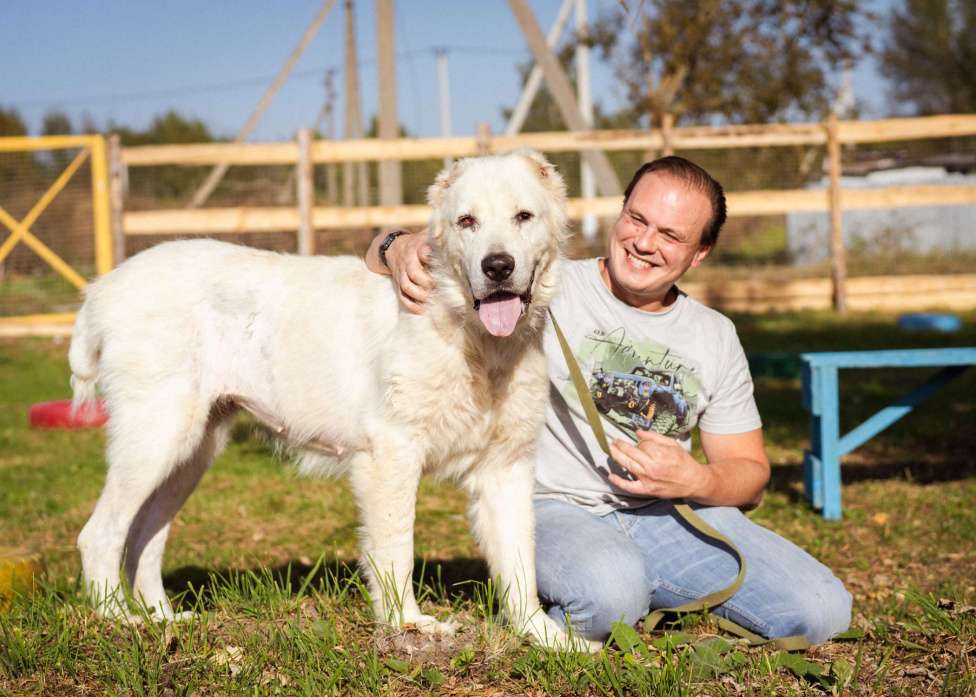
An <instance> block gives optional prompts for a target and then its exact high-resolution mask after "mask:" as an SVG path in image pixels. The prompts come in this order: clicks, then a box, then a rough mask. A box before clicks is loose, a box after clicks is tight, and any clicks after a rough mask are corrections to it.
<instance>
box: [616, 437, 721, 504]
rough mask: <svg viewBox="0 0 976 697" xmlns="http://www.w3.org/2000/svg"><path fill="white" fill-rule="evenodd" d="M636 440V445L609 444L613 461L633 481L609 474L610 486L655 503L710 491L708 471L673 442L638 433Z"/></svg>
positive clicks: (618, 440) (693, 496)
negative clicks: (632, 478) (651, 497)
mask: <svg viewBox="0 0 976 697" xmlns="http://www.w3.org/2000/svg"><path fill="white" fill-rule="evenodd" d="M637 437H638V438H639V441H638V443H637V445H634V444H632V443H628V442H627V441H624V440H620V439H616V440H613V441H612V442H611V443H610V455H611V456H612V457H613V459H614V461H615V462H616V463H617V464H618V465H620V466H621V467H623V468H625V469H626V470H627V471H628V472H630V473H631V474H633V475H634V476H635V477H637V481H635V482H632V481H628V480H626V479H624V478H623V477H620V476H618V475H616V474H611V475H610V483H611V484H613V485H614V486H616V487H617V488H619V489H623V490H624V491H627V492H629V493H631V494H636V495H638V496H653V497H655V498H659V499H678V498H692V499H693V498H696V497H697V496H700V495H701V493H702V492H704V491H708V490H709V489H710V488H711V482H710V480H711V478H712V470H711V469H710V467H709V466H708V465H703V464H701V463H700V462H698V461H697V460H695V458H693V457H692V456H691V454H690V453H689V452H688V451H687V450H685V449H684V448H683V447H681V445H679V444H678V441H676V440H675V439H674V438H668V437H667V436H662V435H660V434H659V433H655V432H654V431H638V432H637Z"/></svg>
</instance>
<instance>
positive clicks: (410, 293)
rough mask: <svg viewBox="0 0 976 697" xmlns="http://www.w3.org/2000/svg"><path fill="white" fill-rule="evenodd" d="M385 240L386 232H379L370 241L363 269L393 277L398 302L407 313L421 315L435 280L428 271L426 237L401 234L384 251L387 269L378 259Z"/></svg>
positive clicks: (417, 233) (418, 233)
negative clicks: (408, 311) (398, 298)
mask: <svg viewBox="0 0 976 697" xmlns="http://www.w3.org/2000/svg"><path fill="white" fill-rule="evenodd" d="M385 239H386V233H380V234H379V235H377V236H376V237H374V238H373V241H372V242H370V244H369V249H367V250H366V257H365V262H366V268H368V269H369V270H370V271H372V272H374V273H380V274H383V275H385V276H393V282H394V283H395V284H396V287H397V292H398V293H399V297H400V302H401V303H403V306H404V307H406V308H407V309H408V310H410V312H413V313H414V314H418V315H419V314H421V313H422V312H423V311H424V302H425V301H426V300H427V295H428V293H430V290H431V289H432V288H433V287H434V279H433V278H431V276H430V273H429V272H428V271H427V263H428V261H429V260H430V245H429V244H427V236H426V235H425V234H423V233H421V232H414V233H407V234H406V235H400V236H399V237H397V238H396V239H395V240H393V244H391V245H390V246H389V247H388V248H387V250H386V261H387V263H388V264H389V267H387V266H385V265H384V264H383V262H382V261H381V260H380V245H381V244H383V240H385Z"/></svg>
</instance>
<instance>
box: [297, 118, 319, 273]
mask: <svg viewBox="0 0 976 697" xmlns="http://www.w3.org/2000/svg"><path fill="white" fill-rule="evenodd" d="M311 143H312V132H311V131H310V130H309V129H307V128H302V129H300V130H299V131H298V152H299V153H300V157H299V158H298V164H297V165H296V166H295V183H296V187H297V189H298V191H297V197H298V253H299V254H305V255H311V254H315V226H314V225H313V224H312V208H313V207H314V206H315V178H314V172H315V168H314V167H312V157H311Z"/></svg>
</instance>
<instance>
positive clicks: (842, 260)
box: [826, 113, 847, 313]
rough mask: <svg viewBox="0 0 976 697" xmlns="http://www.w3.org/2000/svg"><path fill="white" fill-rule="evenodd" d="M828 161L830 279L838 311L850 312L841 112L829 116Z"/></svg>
mask: <svg viewBox="0 0 976 697" xmlns="http://www.w3.org/2000/svg"><path fill="white" fill-rule="evenodd" d="M826 130H827V162H828V163H829V171H830V186H829V188H828V189H827V192H828V202H829V204H830V280H831V283H832V288H831V297H832V299H833V304H834V309H835V310H836V311H837V312H840V313H844V312H847V254H846V252H845V250H844V208H843V205H842V204H841V195H840V192H841V188H840V172H841V154H840V140H838V138H837V115H836V114H834V113H831V114H830V118H828V119H827V124H826Z"/></svg>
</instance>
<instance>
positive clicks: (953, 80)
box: [881, 0, 976, 114]
mask: <svg viewBox="0 0 976 697" xmlns="http://www.w3.org/2000/svg"><path fill="white" fill-rule="evenodd" d="M881 58H882V61H881V73H882V75H884V76H885V77H886V78H888V80H889V81H890V83H891V87H890V95H891V97H892V99H893V100H894V101H895V103H896V104H898V105H903V104H910V105H912V106H914V108H915V111H917V112H918V113H919V114H935V113H947V112H948V113H952V112H972V111H976V4H974V3H973V2H972V0H906V1H905V3H904V5H903V6H902V7H901V9H896V10H893V11H892V13H891V17H890V20H889V23H888V35H887V38H886V40H885V44H884V48H883V50H882V53H881Z"/></svg>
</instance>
